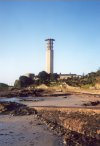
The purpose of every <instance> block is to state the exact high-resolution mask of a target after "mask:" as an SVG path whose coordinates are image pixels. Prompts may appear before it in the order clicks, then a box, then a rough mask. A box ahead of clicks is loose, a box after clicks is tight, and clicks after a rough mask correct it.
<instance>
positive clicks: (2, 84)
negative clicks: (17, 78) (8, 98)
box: [0, 83, 9, 90]
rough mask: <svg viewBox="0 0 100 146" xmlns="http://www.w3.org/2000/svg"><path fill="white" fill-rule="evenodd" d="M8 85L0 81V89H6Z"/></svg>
mask: <svg viewBox="0 0 100 146" xmlns="http://www.w3.org/2000/svg"><path fill="white" fill-rule="evenodd" d="M8 88H9V86H8V85H7V84H4V83H0V90H8Z"/></svg>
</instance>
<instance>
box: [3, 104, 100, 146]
mask: <svg viewBox="0 0 100 146" xmlns="http://www.w3.org/2000/svg"><path fill="white" fill-rule="evenodd" d="M4 114H6V115H12V116H25V115H35V116H36V117H37V119H38V120H41V122H42V123H45V124H46V125H47V126H48V127H49V129H50V130H51V131H53V133H54V134H56V135H59V136H60V137H63V143H64V145H66V146H99V144H100V110H99V109H85V108H59V107H58V108H56V107H55V108H53V107H34V108H29V107H27V106H26V105H23V104H18V103H14V102H1V103H0V115H4ZM51 146H52V145H51Z"/></svg>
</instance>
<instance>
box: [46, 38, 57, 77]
mask: <svg viewBox="0 0 100 146" xmlns="http://www.w3.org/2000/svg"><path fill="white" fill-rule="evenodd" d="M45 41H47V48H46V72H47V73H51V74H53V68H54V50H53V42H54V41H55V40H54V39H51V38H50V39H46V40H45Z"/></svg>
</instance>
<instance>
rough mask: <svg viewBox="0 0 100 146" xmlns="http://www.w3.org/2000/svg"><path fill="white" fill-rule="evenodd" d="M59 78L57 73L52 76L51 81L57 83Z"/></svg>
mask: <svg viewBox="0 0 100 146" xmlns="http://www.w3.org/2000/svg"><path fill="white" fill-rule="evenodd" d="M58 78H59V75H58V74H57V73H53V74H50V81H52V82H56V81H57V79H58Z"/></svg>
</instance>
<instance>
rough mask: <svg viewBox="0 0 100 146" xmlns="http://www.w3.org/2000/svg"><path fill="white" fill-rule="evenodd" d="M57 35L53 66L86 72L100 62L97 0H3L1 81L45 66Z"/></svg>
mask: <svg viewBox="0 0 100 146" xmlns="http://www.w3.org/2000/svg"><path fill="white" fill-rule="evenodd" d="M47 38H54V39H55V42H54V72H57V73H76V74H83V73H85V74H87V73H89V72H91V71H96V70H97V69H98V68H99V67H100V1H99V0H97V1H96V0H88V1H86V0H83V1H82V0H77V1H76V0H25V1H24V0H22V1H19V0H18V1H17V0H16V1H13V0H12V1H9V0H6V1H5V0H0V82H3V83H7V84H10V85H11V84H13V83H14V81H15V80H16V79H18V78H19V76H20V75H23V74H26V73H35V74H38V73H39V72H40V71H43V70H45V63H46V42H45V39H47Z"/></svg>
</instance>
